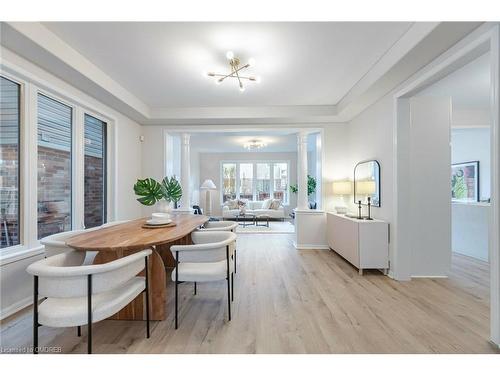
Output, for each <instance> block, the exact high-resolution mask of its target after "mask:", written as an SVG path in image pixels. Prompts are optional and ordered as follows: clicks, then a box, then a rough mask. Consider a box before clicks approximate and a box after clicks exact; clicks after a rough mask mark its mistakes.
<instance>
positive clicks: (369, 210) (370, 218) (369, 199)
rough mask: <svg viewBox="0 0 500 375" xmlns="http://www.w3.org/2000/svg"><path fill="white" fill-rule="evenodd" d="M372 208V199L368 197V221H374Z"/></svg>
mask: <svg viewBox="0 0 500 375" xmlns="http://www.w3.org/2000/svg"><path fill="white" fill-rule="evenodd" d="M371 206H372V203H371V198H370V197H368V216H367V217H366V218H365V219H366V220H373V218H372V216H371Z"/></svg>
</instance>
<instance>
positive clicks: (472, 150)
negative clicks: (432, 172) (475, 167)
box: [451, 128, 491, 200]
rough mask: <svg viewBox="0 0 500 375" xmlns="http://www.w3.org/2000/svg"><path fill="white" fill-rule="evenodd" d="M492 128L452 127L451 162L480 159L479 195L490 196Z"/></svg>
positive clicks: (482, 196) (484, 197)
mask: <svg viewBox="0 0 500 375" xmlns="http://www.w3.org/2000/svg"><path fill="white" fill-rule="evenodd" d="M490 159H491V156H490V128H467V129H452V131H451V162H452V163H453V164H455V163H464V162H468V161H476V160H479V197H480V199H481V200H485V199H488V198H490V181H491V162H490Z"/></svg>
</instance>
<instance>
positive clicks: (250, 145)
mask: <svg viewBox="0 0 500 375" xmlns="http://www.w3.org/2000/svg"><path fill="white" fill-rule="evenodd" d="M266 146H267V143H265V142H262V141H259V140H258V139H252V140H251V141H248V142H246V143H245V144H244V145H243V147H245V148H246V149H247V150H258V149H261V148H263V147H266Z"/></svg>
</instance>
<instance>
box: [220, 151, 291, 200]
mask: <svg viewBox="0 0 500 375" xmlns="http://www.w3.org/2000/svg"><path fill="white" fill-rule="evenodd" d="M276 163H283V164H286V165H287V171H288V173H287V186H288V188H289V187H290V165H291V162H290V160H282V159H276V160H275V159H262V160H254V159H252V160H239V159H238V160H234V159H228V160H221V161H220V164H219V183H220V186H223V184H224V177H223V169H222V168H223V165H224V164H236V199H240V164H252V165H253V178H252V201H256V200H257V199H256V198H257V178H256V176H257V164H269V167H270V176H271V179H270V181H271V183H270V185H271V186H270V191H269V194H270V197H273V196H274V164H276ZM219 198H220V202H221V205H222V204H223V203H224V192H223V189H220V197H219ZM286 198H287V200H286V201H283V206H288V205H290V194H289V192H288V194H286Z"/></svg>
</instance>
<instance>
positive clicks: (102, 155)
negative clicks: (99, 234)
mask: <svg viewBox="0 0 500 375" xmlns="http://www.w3.org/2000/svg"><path fill="white" fill-rule="evenodd" d="M84 127H85V130H84V137H85V157H84V180H85V182H84V225H85V228H92V227H97V226H99V225H102V224H104V223H105V222H106V123H105V122H104V121H101V120H99V119H97V118H95V117H92V116H90V115H87V114H85V119H84Z"/></svg>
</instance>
